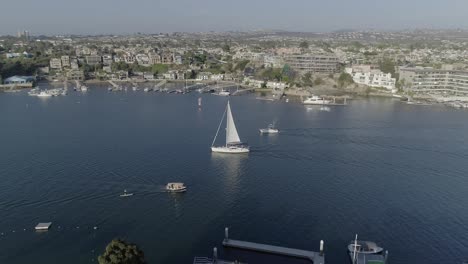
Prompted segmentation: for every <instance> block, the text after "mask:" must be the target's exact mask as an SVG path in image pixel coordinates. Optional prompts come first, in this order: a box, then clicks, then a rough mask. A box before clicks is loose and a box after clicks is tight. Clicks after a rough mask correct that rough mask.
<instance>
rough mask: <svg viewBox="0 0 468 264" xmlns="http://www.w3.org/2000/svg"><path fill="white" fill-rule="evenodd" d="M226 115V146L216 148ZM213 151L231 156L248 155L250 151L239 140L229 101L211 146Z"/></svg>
mask: <svg viewBox="0 0 468 264" xmlns="http://www.w3.org/2000/svg"><path fill="white" fill-rule="evenodd" d="M224 115H226V145H224V146H218V147H215V146H214V143H215V141H216V138H217V137H218V133H219V129H220V128H221V124H222V123H223V120H224ZM211 151H212V152H219V153H231V154H238V153H248V152H249V151H250V150H249V146H247V145H246V144H243V143H242V142H241V140H240V138H239V134H238V133H237V129H236V124H235V123H234V118H233V117H232V112H231V105H230V104H229V101H228V103H227V106H226V110H225V111H224V114H223V117H222V118H221V122H220V123H219V126H218V130H217V131H216V135H215V138H214V139H213V143H212V144H211Z"/></svg>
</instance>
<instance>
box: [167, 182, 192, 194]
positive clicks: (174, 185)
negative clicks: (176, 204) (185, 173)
mask: <svg viewBox="0 0 468 264" xmlns="http://www.w3.org/2000/svg"><path fill="white" fill-rule="evenodd" d="M166 191H168V192H175V193H179V192H185V191H187V187H186V186H185V185H184V184H183V183H182V182H170V183H168V184H167V185H166Z"/></svg>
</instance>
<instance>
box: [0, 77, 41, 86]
mask: <svg viewBox="0 0 468 264" xmlns="http://www.w3.org/2000/svg"><path fill="white" fill-rule="evenodd" d="M35 81H36V78H34V76H18V75H15V76H12V77H9V78H6V79H5V80H4V81H3V83H5V84H26V83H34V82H35Z"/></svg>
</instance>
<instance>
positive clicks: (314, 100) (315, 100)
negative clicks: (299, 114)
mask: <svg viewBox="0 0 468 264" xmlns="http://www.w3.org/2000/svg"><path fill="white" fill-rule="evenodd" d="M330 103H331V101H330V100H326V99H323V98H322V97H318V96H316V95H312V96H310V97H308V98H307V99H305V100H304V101H303V102H302V104H305V105H326V104H330Z"/></svg>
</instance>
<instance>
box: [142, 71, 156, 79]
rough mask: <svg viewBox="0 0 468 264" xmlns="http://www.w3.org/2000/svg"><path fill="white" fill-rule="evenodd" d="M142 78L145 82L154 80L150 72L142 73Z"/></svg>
mask: <svg viewBox="0 0 468 264" xmlns="http://www.w3.org/2000/svg"><path fill="white" fill-rule="evenodd" d="M143 78H144V79H145V80H154V74H153V73H152V72H144V73H143Z"/></svg>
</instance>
